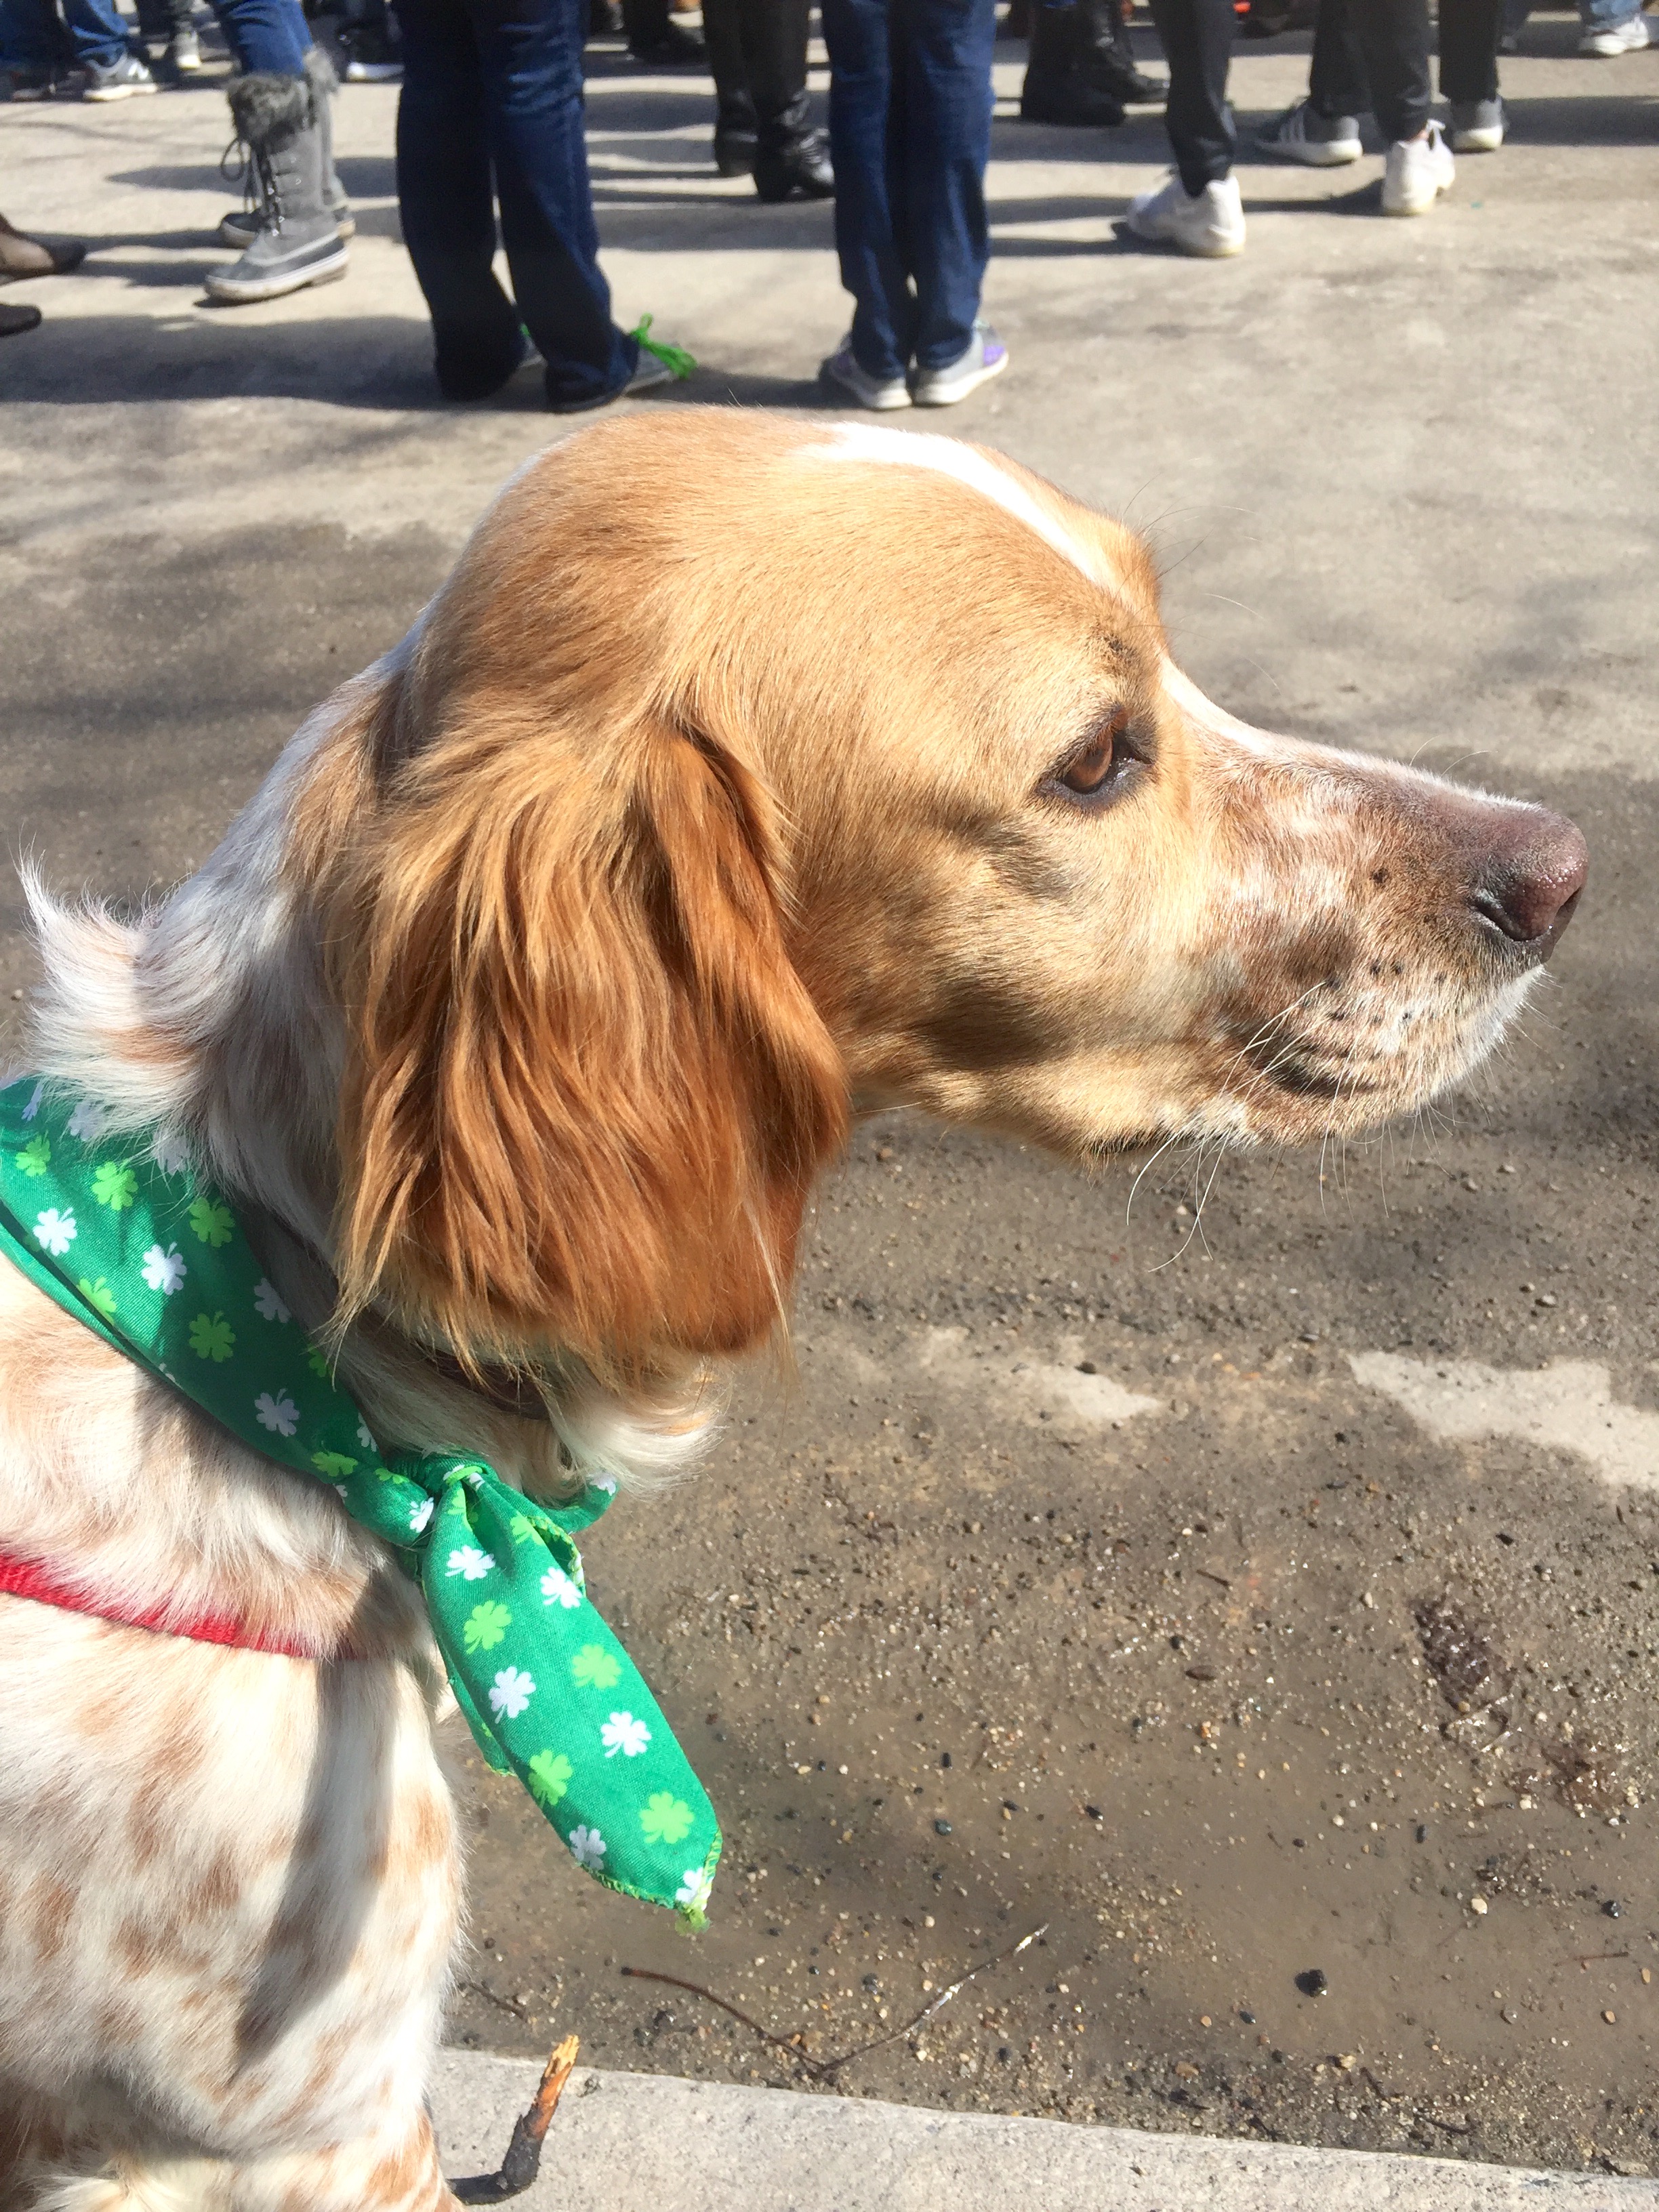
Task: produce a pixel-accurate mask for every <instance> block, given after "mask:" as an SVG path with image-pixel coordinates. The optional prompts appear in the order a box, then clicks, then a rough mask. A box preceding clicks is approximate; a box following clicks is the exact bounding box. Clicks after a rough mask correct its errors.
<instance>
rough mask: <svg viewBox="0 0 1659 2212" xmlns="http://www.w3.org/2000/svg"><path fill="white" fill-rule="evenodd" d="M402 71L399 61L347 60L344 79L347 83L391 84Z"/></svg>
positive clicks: (402, 66) (402, 67)
mask: <svg viewBox="0 0 1659 2212" xmlns="http://www.w3.org/2000/svg"><path fill="white" fill-rule="evenodd" d="M403 73H404V65H403V64H402V63H401V62H349V63H348V64H346V73H345V81H346V82H347V83H348V84H392V83H393V82H395V81H396V80H397V79H398V78H399V77H401V76H402V75H403Z"/></svg>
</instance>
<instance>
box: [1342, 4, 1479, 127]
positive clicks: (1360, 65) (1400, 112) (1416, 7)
mask: <svg viewBox="0 0 1659 2212" xmlns="http://www.w3.org/2000/svg"><path fill="white" fill-rule="evenodd" d="M1502 21H1503V0H1440V91H1441V94H1442V97H1443V98H1444V99H1446V100H1455V101H1457V102H1458V103H1459V105H1460V106H1461V105H1462V104H1463V103H1465V102H1466V101H1473V100H1496V99H1497V97H1498V31H1499V29H1500V27H1501V25H1502ZM1308 96H1309V98H1310V100H1312V101H1313V104H1314V106H1316V108H1317V109H1318V110H1319V112H1320V113H1321V114H1322V115H1327V116H1329V115H1363V114H1364V112H1365V111H1366V110H1367V109H1368V108H1369V109H1370V111H1371V112H1372V113H1373V114H1374V115H1375V116H1376V125H1377V128H1378V130H1379V131H1381V132H1382V133H1383V137H1385V138H1387V139H1389V140H1394V139H1396V138H1414V137H1416V136H1417V134H1418V132H1419V131H1420V130H1421V129H1422V128H1423V125H1425V123H1426V122H1427V121H1428V119H1429V11H1428V5H1427V0H1320V7H1319V17H1318V21H1317V22H1316V25H1315V27H1314V50H1313V68H1312V70H1311V71H1310V75H1309V80H1308Z"/></svg>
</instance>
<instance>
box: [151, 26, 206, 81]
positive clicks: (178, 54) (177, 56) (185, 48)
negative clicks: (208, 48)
mask: <svg viewBox="0 0 1659 2212" xmlns="http://www.w3.org/2000/svg"><path fill="white" fill-rule="evenodd" d="M161 58H162V61H163V62H164V63H165V64H166V65H167V68H168V69H170V70H175V71H176V72H177V73H178V75H179V76H194V75H195V73H196V71H197V70H198V69H200V68H201V66H202V41H201V40H200V39H198V38H197V35H196V33H195V32H194V31H192V30H191V29H190V28H188V27H186V28H185V29H184V30H182V31H175V32H174V33H173V36H172V37H171V38H170V39H169V40H167V52H166V53H165V54H163V56H162V57H161Z"/></svg>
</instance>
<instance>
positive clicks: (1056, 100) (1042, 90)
mask: <svg viewBox="0 0 1659 2212" xmlns="http://www.w3.org/2000/svg"><path fill="white" fill-rule="evenodd" d="M1019 112H1020V118H1021V120H1022V121H1023V122H1025V123H1064V124H1067V125H1076V126H1079V127H1081V126H1083V125H1091V126H1093V127H1095V128H1097V129H1100V130H1105V131H1113V130H1115V129H1116V127H1117V125H1119V124H1120V123H1121V122H1122V120H1123V102H1122V101H1121V100H1115V99H1114V98H1113V96H1112V94H1110V93H1109V92H1097V90H1096V89H1095V88H1094V86H1093V85H1091V84H1085V82H1083V79H1082V78H1081V77H1080V76H1062V77H1042V78H1039V79H1038V81H1037V82H1036V83H1035V84H1033V83H1032V82H1031V77H1030V71H1029V70H1028V71H1027V72H1026V77H1025V89H1024V91H1023V92H1022V93H1021V94H1020V95H1019Z"/></svg>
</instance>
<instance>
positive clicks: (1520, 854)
mask: <svg viewBox="0 0 1659 2212" xmlns="http://www.w3.org/2000/svg"><path fill="white" fill-rule="evenodd" d="M1482 860H1483V865H1482V866H1481V867H1480V872H1479V873H1478V875H1477V878H1476V880H1475V884H1474V889H1473V890H1471V891H1470V893H1469V904H1470V905H1471V906H1472V907H1473V908H1474V910H1475V912H1476V913H1477V914H1478V915H1480V917H1481V919H1482V920H1483V921H1486V922H1488V923H1490V925H1491V926H1492V928H1494V929H1496V930H1498V932H1499V933H1501V934H1502V935H1503V936H1504V937H1507V938H1509V939H1511V940H1512V942H1513V943H1515V944H1516V945H1522V946H1523V947H1524V948H1525V950H1526V951H1528V952H1530V953H1531V954H1532V955H1533V956H1534V958H1535V959H1539V960H1547V959H1548V957H1549V956H1550V954H1551V953H1552V952H1553V951H1554V950H1555V947H1556V944H1557V942H1558V940H1559V938H1560V935H1561V933H1562V931H1563V930H1564V929H1565V927H1566V926H1567V924H1568V923H1569V922H1570V921H1571V920H1572V910H1573V908H1575V907H1576V906H1577V903H1578V894H1579V893H1580V891H1582V890H1583V888H1584V873H1585V870H1586V868H1587V867H1588V866H1589V854H1588V852H1587V851H1586V849H1585V845H1584V840H1583V836H1581V835H1580V833H1579V831H1578V829H1577V826H1576V825H1575V824H1574V823H1571V822H1569V821H1568V820H1567V818H1566V817H1565V815H1561V814H1552V813H1551V812H1550V811H1548V809H1547V808H1546V807H1542V806H1528V807H1525V808H1522V807H1517V808H1516V809H1514V810H1513V811H1512V812H1510V813H1509V815H1508V818H1507V820H1506V821H1505V823H1504V829H1503V832H1502V834H1501V835H1500V836H1499V837H1498V840H1497V842H1488V843H1487V846H1486V851H1485V853H1484V854H1483V856H1482Z"/></svg>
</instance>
